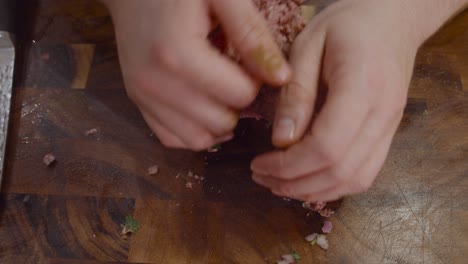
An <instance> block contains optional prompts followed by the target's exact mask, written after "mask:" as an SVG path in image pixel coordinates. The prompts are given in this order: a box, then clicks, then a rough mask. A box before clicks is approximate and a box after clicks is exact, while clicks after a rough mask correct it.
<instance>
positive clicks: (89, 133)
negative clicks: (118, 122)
mask: <svg viewBox="0 0 468 264" xmlns="http://www.w3.org/2000/svg"><path fill="white" fill-rule="evenodd" d="M97 132H98V130H97V128H91V129H90V130H87V131H86V132H85V136H90V135H94V134H96V133H97Z"/></svg>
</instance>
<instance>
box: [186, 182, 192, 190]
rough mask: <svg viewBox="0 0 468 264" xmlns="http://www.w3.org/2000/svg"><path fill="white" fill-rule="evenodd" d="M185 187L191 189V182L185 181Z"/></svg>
mask: <svg viewBox="0 0 468 264" xmlns="http://www.w3.org/2000/svg"><path fill="white" fill-rule="evenodd" d="M185 187H186V188H187V189H192V188H193V186H192V183H191V182H187V183H186V184H185Z"/></svg>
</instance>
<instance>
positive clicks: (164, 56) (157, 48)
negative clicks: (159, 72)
mask: <svg viewBox="0 0 468 264" xmlns="http://www.w3.org/2000/svg"><path fill="white" fill-rule="evenodd" d="M152 54H153V58H154V59H155V60H156V61H157V62H158V63H159V64H160V65H162V66H163V67H164V68H166V69H168V70H169V71H172V72H177V71H180V69H181V67H182V62H181V58H180V53H179V52H177V51H176V49H175V48H174V45H171V44H168V43H157V44H154V45H153V47H152Z"/></svg>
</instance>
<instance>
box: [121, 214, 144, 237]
mask: <svg viewBox="0 0 468 264" xmlns="http://www.w3.org/2000/svg"><path fill="white" fill-rule="evenodd" d="M120 227H121V228H122V232H121V234H122V235H127V234H128V233H134V234H137V233H138V229H139V228H140V224H139V223H138V221H137V220H136V219H135V218H133V217H132V216H131V215H127V216H126V217H125V222H124V223H123V224H121V225H120Z"/></svg>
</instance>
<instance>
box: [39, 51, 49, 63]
mask: <svg viewBox="0 0 468 264" xmlns="http://www.w3.org/2000/svg"><path fill="white" fill-rule="evenodd" d="M49 59H50V53H48V52H44V53H42V54H41V60H43V61H48V60H49Z"/></svg>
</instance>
